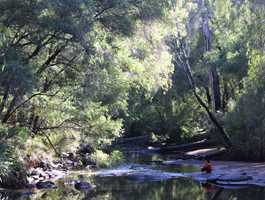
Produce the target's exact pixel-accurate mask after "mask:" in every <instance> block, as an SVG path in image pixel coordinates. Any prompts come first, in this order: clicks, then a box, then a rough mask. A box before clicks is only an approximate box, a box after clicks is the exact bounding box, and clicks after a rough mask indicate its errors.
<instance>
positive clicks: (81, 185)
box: [74, 182, 95, 190]
mask: <svg viewBox="0 0 265 200" xmlns="http://www.w3.org/2000/svg"><path fill="white" fill-rule="evenodd" d="M74 187H75V189H77V190H90V189H93V188H95V186H94V185H92V184H90V183H88V182H76V183H75V185H74Z"/></svg>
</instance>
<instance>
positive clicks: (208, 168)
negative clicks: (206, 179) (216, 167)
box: [201, 159, 213, 173]
mask: <svg viewBox="0 0 265 200" xmlns="http://www.w3.org/2000/svg"><path fill="white" fill-rule="evenodd" d="M212 170H213V167H212V164H211V162H210V160H208V159H206V160H205V163H204V165H203V167H202V168H201V171H202V172H206V173H211V172H212Z"/></svg>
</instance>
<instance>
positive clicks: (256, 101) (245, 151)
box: [226, 54, 265, 160]
mask: <svg viewBox="0 0 265 200" xmlns="http://www.w3.org/2000/svg"><path fill="white" fill-rule="evenodd" d="M264 66H265V59H264V56H260V55H257V54H256V55H253V56H252V63H251V65H250V71H249V73H250V74H249V78H248V80H246V86H245V91H244V92H243V93H242V95H241V96H240V97H239V99H238V101H237V103H236V106H235V108H234V109H233V111H232V112H231V113H229V114H228V116H227V121H226V124H227V126H228V129H229V132H230V133H231V137H232V138H233V140H234V144H235V147H234V148H235V153H236V155H237V156H238V155H240V156H241V157H240V158H243V159H250V158H251V159H256V160H263V159H264V157H265V148H264V142H265V138H264V133H265V126H264V125H265V114H264V112H263V111H264V109H265V101H264V99H265V95H264V94H265V93H264V91H265V87H264V86H265V78H264V77H265V67H264Z"/></svg>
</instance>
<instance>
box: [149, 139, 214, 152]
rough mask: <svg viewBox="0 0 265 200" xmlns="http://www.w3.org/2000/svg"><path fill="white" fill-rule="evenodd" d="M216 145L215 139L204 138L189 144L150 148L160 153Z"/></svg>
mask: <svg viewBox="0 0 265 200" xmlns="http://www.w3.org/2000/svg"><path fill="white" fill-rule="evenodd" d="M214 146H216V142H215V141H210V140H207V139H204V140H200V141H197V142H192V143H188V144H181V145H174V146H165V147H157V148H152V147H149V150H150V151H152V152H158V153H168V152H176V151H188V150H190V151H191V150H195V149H198V148H206V147H207V148H208V147H214Z"/></svg>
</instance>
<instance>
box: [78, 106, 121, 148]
mask: <svg viewBox="0 0 265 200" xmlns="http://www.w3.org/2000/svg"><path fill="white" fill-rule="evenodd" d="M108 112H109V111H108V108H107V107H106V106H102V105H101V104H100V103H93V102H91V103H88V104H87V106H86V108H85V109H84V111H82V112H81V113H80V120H81V121H82V122H83V123H84V126H83V127H82V130H81V142H84V143H89V144H91V145H92V146H93V145H95V146H96V147H102V145H104V144H110V142H111V141H112V140H113V139H114V138H115V137H118V136H120V134H121V131H122V121H121V120H120V119H117V120H114V119H112V118H111V116H110V115H109V114H108Z"/></svg>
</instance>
